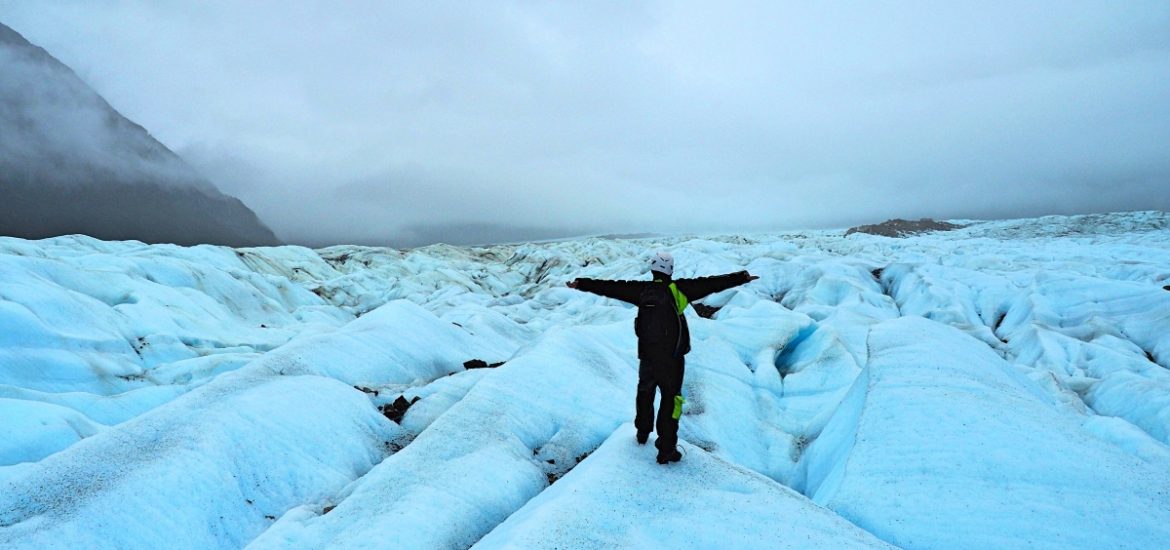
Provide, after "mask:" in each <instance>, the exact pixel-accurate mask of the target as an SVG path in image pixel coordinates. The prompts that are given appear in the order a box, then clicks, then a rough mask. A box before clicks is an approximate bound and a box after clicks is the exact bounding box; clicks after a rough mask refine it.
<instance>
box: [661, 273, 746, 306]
mask: <svg viewBox="0 0 1170 550" xmlns="http://www.w3.org/2000/svg"><path fill="white" fill-rule="evenodd" d="M756 279H759V277H756V276H755V275H752V274H751V273H748V272H747V271H739V272H736V273H728V274H727V275H715V276H713V277H698V278H696V279H675V281H674V283H675V284H676V285H678V289H679V290H680V291H681V292H682V293H683V294H685V295H686V296H687V299H688V300H690V301H692V302H694V301H697V300H702V299H703V298H705V297H707V296H710V295H712V294H715V293H716V292H722V291H724V290H727V289H729V288H732V287H737V286H739V285H742V284H744V283H749V282H751V281H754V280H756Z"/></svg>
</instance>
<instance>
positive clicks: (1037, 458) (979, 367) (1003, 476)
mask: <svg viewBox="0 0 1170 550" xmlns="http://www.w3.org/2000/svg"><path fill="white" fill-rule="evenodd" d="M869 347H870V350H871V353H872V356H871V359H870V361H869V364H868V366H867V367H866V369H865V371H864V372H863V373H862V374H861V376H859V377H858V379H857V381H856V382H855V383H854V386H853V388H852V389H851V390H850V392H849V394H848V395H847V396H846V398H845V400H844V401H843V402H842V403H841V404H840V405H839V406H838V408H837V412H836V413H835V414H834V416H833V419H832V420H831V421H830V422H829V424H828V425H827V426H826V427H825V429H824V431H823V432H822V433H821V435H820V437H819V438H818V439H817V441H816V442H815V443H814V444H813V445H812V446H811V447H810V448H809V450H808V453H807V454H806V455H805V456H804V464H806V465H807V466H808V468H809V474H808V482H807V487H806V490H807V492H808V493H809V494H810V495H811V496H812V497H813V499H814V500H815V501H817V502H818V503H821V504H824V505H826V506H828V507H829V508H831V509H833V510H835V511H837V512H839V513H840V514H841V515H842V516H844V517H845V518H847V519H849V520H851V521H853V522H854V523H856V524H857V525H859V526H861V527H863V528H866V529H868V530H869V531H871V532H872V533H874V534H876V535H878V536H879V537H881V538H883V539H884V540H887V541H889V542H892V543H894V544H896V545H898V546H902V547H905V548H941V547H947V548H963V547H965V548H1002V547H1009V546H1027V547H1038V546H1044V547H1053V548H1070V547H1075V548H1086V547H1107V548H1124V547H1133V548H1155V547H1159V546H1160V545H1161V544H1162V543H1164V542H1165V541H1168V540H1170V509H1167V508H1166V507H1165V503H1166V498H1167V495H1170V476H1167V474H1166V469H1165V466H1166V464H1165V463H1164V462H1161V463H1158V462H1155V463H1148V462H1145V461H1143V460H1141V459H1139V458H1137V457H1135V456H1132V455H1130V454H1127V453H1126V452H1125V451H1123V450H1121V449H1118V448H1117V447H1115V446H1113V445H1111V444H1109V443H1107V442H1105V441H1102V440H1101V439H1099V438H1097V437H1095V436H1094V435H1093V434H1092V433H1090V432H1089V431H1088V430H1086V429H1085V428H1084V427H1083V426H1082V424H1083V422H1084V421H1083V420H1082V419H1080V418H1078V417H1077V416H1073V415H1066V414H1061V411H1060V409H1059V408H1056V407H1053V406H1052V405H1053V403H1052V401H1053V400H1052V398H1051V397H1050V396H1048V395H1045V394H1043V393H1041V392H1040V391H1039V389H1038V388H1037V387H1036V386H1035V385H1034V384H1031V383H1030V381H1029V380H1028V379H1027V378H1025V377H1023V376H1021V375H1020V373H1019V372H1018V371H1017V370H1015V369H1014V368H1013V367H1012V366H1011V365H1009V364H1007V363H1006V362H1004V361H1003V360H1002V359H1000V358H999V357H997V356H996V355H995V354H994V353H992V352H991V351H990V350H988V349H987V348H986V347H985V346H983V345H982V344H981V343H980V342H978V341H977V340H974V339H972V338H970V337H968V336H966V335H963V334H962V333H960V332H958V331H956V330H954V329H952V328H949V327H945V326H942V325H940V324H938V323H932V322H929V321H926V320H924V319H919V318H914V317H908V318H904V319H899V320H896V321H890V322H887V323H882V324H880V325H877V326H875V327H874V328H873V331H872V333H871V335H870V338H869ZM940 348H941V349H945V350H946V352H945V353H941V354H940V353H936V352H935V351H934V350H936V349H940Z"/></svg>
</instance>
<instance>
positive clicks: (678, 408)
mask: <svg viewBox="0 0 1170 550" xmlns="http://www.w3.org/2000/svg"><path fill="white" fill-rule="evenodd" d="M686 402H687V400H686V399H683V396H681V395H676V396H674V414H672V415H670V417H671V418H673V419H675V420H678V419H679V418H681V417H682V406H683V403H686Z"/></svg>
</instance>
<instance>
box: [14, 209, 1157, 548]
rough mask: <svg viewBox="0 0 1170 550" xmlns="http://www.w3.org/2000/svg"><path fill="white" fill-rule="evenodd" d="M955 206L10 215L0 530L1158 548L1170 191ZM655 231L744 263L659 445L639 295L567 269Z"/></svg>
mask: <svg viewBox="0 0 1170 550" xmlns="http://www.w3.org/2000/svg"><path fill="white" fill-rule="evenodd" d="M955 223H956V225H958V226H959V227H958V228H956V229H952V230H948V231H939V232H934V233H926V234H921V235H914V236H908V237H904V238H890V237H883V236H876V235H868V234H863V233H854V234H850V235H848V236H846V235H845V232H844V231H830V230H823V231H822V230H817V231H811V230H810V231H788V232H777V233H766V234H765V233H760V234H741V235H687V236H681V235H680V236H663V237H648V238H636V239H619V238H582V239H577V240H565V241H555V242H539V243H522V244H510V245H496V246H490V247H482V248H464V247H453V246H447V245H433V246H428V247H422V248H416V249H407V250H397V249H388V248H371V247H356V246H335V247H330V248H325V249H320V250H311V249H307V248H302V247H294V246H283V247H267V248H227V247H219V246H208V245H200V246H193V247H181V246H175V245H147V244H143V243H140V242H134V241H120V242H108V241H100V240H96V239H92V238H89V237H84V236H67V237H57V238H51V239H44V240H37V241H30V240H23V239H18V238H7V237H0V547H4V548H52V547H85V548H104V547H109V548H159V547H166V548H255V549H260V548H355V547H361V548H371V547H373V548H377V547H407V548H469V547H472V548H597V547H647V546H652V545H671V546H678V547H692V548H714V547H736V548H891V547H900V548H988V547H996V548H1025V547H1026V548H1102V547H1108V548H1160V547H1170V214H1167V213H1162V212H1131V213H1116V214H1103V215H1086V216H1051V217H1045V218H1035V219H1022V220H1005V221H974V220H955ZM659 249H665V250H669V251H671V252H672V253H673V254H674V256H675V258H676V273H677V275H678V276H682V277H691V276H703V275H713V274H720V273H726V272H731V271H739V270H745V269H746V270H748V271H750V272H751V273H752V274H755V275H758V276H759V277H760V279H759V280H757V281H755V282H752V283H750V284H748V285H745V286H741V287H737V288H735V289H731V290H728V291H725V292H722V293H720V294H716V295H713V296H711V297H708V298H707V299H705V300H703V301H702V302H703V305H705V306H707V308H704V314H705V315H704V316H700V315H698V313H697V312H696V311H694V310H692V309H688V311H687V315H688V321H689V323H690V326H691V333H692V338H693V340H694V345H693V348H694V349H693V351H692V352H691V354H690V355H689V356H688V361H687V374H686V380H685V384H684V390H683V392H684V395H686V397H687V404H686V406H685V408H684V413H683V416H682V420H681V425H680V432H679V435H680V439H681V441H682V443H681V447H682V450H683V451H684V454H685V457H684V459H683V460H682V462H680V463H677V464H669V465H665V466H660V465H658V464H656V463H655V462H654V458H653V455H654V450H653V448H652V447H650V446H646V447H641V446H638V445H637V444H636V443H635V441H634V430H633V427H632V425H631V424H630V421H631V420H632V416H633V402H634V390H635V383H636V379H637V366H638V365H637V359H636V342H635V339H634V335H633V331H632V319H633V316H634V313H635V311H634V309H633V308H632V307H631V306H628V305H624V304H622V303H619V302H616V301H611V300H606V299H604V298H601V297H598V296H594V295H590V294H585V293H580V292H577V291H575V290H572V289H569V288H566V286H565V283H566V282H567V281H570V280H572V279H573V278H576V277H593V278H611V279H639V278H645V277H646V270H645V261H646V259H647V258H648V257H649V255H650V254H652V253H653V252H654V251H656V250H659ZM708 312H713V313H708ZM477 366H478V367H488V368H471V367H477Z"/></svg>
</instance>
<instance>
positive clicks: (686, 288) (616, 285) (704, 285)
mask: <svg viewBox="0 0 1170 550" xmlns="http://www.w3.org/2000/svg"><path fill="white" fill-rule="evenodd" d="M748 277H749V275H748V272H746V271H740V272H737V273H729V274H727V275H715V276H713V277H699V278H696V279H675V280H673V281H672V280H671V278H670V277H669V276H667V275H663V274H661V273H655V274H654V278H655V279H656V280H655V281H608V280H604V279H577V290H583V291H585V292H592V293H594V294H598V295H600V296H605V297H606V298H613V299H615V300H621V301H623V302H628V303H631V304H634V305H638V300H639V298H640V297H641V294H642V290H643V289H644V288H646V287H647V286H648V285H656V284H658V285H669V284H670V283H671V282H673V283H674V284H675V287H676V288H678V290H679V292H681V293H682V294H683V295H684V296H686V297H687V301H688V302H694V301H698V300H702V299H703V298H706V297H707V296H710V295H711V294H715V293H716V292H721V291H724V290H727V289H729V288H732V287H736V286H739V285H742V284H744V283H746V282H748V281H750V280H751V279H749V278H748ZM678 327H679V328H678V329H677V330H678V331H679V334H678V336H677V341H678V343H679V344H678V347H677V349H676V351H675V355H676V356H678V357H681V356H683V355H685V354H686V353H687V352H689V351H691V332H690V329H689V328H687V319H686V317H685V316H683V315H681V314H680V315H679V325H678ZM642 348H643V346H642V345H641V342H639V346H638V357H641V358H643V359H644V358H646V357H645V353H646V350H643V349H642Z"/></svg>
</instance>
